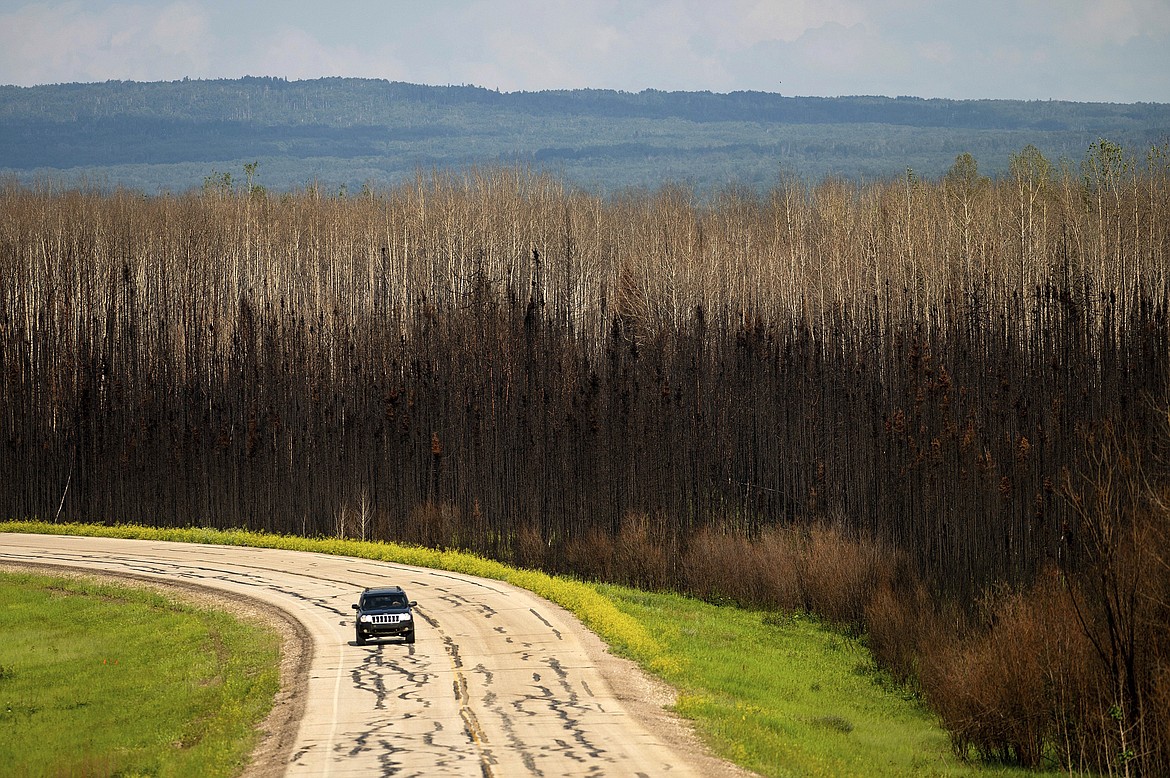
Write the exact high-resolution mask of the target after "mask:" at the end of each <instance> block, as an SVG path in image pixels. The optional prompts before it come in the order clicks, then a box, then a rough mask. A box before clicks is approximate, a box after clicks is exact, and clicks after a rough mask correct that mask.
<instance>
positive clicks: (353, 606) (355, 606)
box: [349, 602, 358, 611]
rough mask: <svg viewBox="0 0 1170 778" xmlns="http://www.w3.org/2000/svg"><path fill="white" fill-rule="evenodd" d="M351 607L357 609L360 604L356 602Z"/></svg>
mask: <svg viewBox="0 0 1170 778" xmlns="http://www.w3.org/2000/svg"><path fill="white" fill-rule="evenodd" d="M349 607H351V608H353V609H354V610H355V611H356V610H357V609H358V604H357V603H356V602H355V603H354V604H353V605H351V606H349Z"/></svg>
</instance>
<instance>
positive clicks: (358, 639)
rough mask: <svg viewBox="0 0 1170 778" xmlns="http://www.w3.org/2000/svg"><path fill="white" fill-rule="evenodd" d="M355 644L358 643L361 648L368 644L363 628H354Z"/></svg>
mask: <svg viewBox="0 0 1170 778" xmlns="http://www.w3.org/2000/svg"><path fill="white" fill-rule="evenodd" d="M353 642H354V643H357V644H358V645H359V646H364V645H365V644H366V634H365V633H364V632H362V628H361V627H355V628H354V640H353Z"/></svg>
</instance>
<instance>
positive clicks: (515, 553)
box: [512, 524, 548, 570]
mask: <svg viewBox="0 0 1170 778" xmlns="http://www.w3.org/2000/svg"><path fill="white" fill-rule="evenodd" d="M547 562H548V544H547V543H545V542H544V536H543V535H541V533H540V527H537V526H535V525H533V524H521V525H520V526H519V527H518V528H517V529H516V536H515V539H514V541H513V544H512V563H513V564H514V565H516V566H517V567H526V568H528V569H530V570H540V569H543V568H544V566H545V564H546V563H547Z"/></svg>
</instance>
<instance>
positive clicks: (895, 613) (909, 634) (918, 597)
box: [865, 581, 945, 683]
mask: <svg viewBox="0 0 1170 778" xmlns="http://www.w3.org/2000/svg"><path fill="white" fill-rule="evenodd" d="M944 622H945V620H944V619H940V618H939V617H938V616H937V615H936V614H935V606H934V603H932V602H931V598H930V595H929V594H928V593H927V592H926V589H925V587H923V586H922V585H921V584H920V583H918V582H914V583H912V584H906V585H903V586H895V584H894V583H893V582H892V581H885V582H883V583H882V584H881V585H880V586H879V587H878V589H877V591H876V592H874V595H873V597H872V598H871V599H870V601H869V604H868V605H866V607H865V625H866V632H867V633H868V635H869V648H870V651H871V652H872V653H873V656H874V660H875V661H876V662H877V663H878V664H879V665H880V666H882V667H884V668H885V669H886V670H888V671H889V672H890V674H891V675H893V676H894V678H895V679H896V680H897V681H899V682H900V683H916V682H917V680H918V666H919V657H920V656H921V654H922V651H923V648H924V646H927V645H929V643H930V642H932V641H933V640H934V639H935V638H936V637H937V636H938V635H939V634H940V633H941V631H942V626H941V625H942V623H944Z"/></svg>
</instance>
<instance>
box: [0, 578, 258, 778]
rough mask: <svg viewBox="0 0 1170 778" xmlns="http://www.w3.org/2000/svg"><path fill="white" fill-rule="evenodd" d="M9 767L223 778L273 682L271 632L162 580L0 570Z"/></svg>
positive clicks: (1, 691)
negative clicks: (148, 583)
mask: <svg viewBox="0 0 1170 778" xmlns="http://www.w3.org/2000/svg"><path fill="white" fill-rule="evenodd" d="M0 634H2V635H3V636H4V640H2V641H0V731H3V732H4V736H3V737H0V764H2V765H5V767H4V768H3V771H4V772H6V773H7V774H11V775H30V776H34V775H173V776H229V775H235V774H237V773H239V772H240V770H241V769H242V767H243V765H244V764H245V763H246V761H247V758H248V756H249V754H250V753H251V750H252V748H253V746H254V744H255V739H256V736H257V733H256V727H257V725H258V724H259V723H260V721H261V720H263V718H264V716H265V715H266V714H267V713H268V711H269V709H270V708H271V706H272V702H273V697H274V695H275V694H276V691H277V690H278V688H279V685H280V673H279V658H280V636H279V635H278V634H276V633H275V632H274V631H272V630H270V629H267V628H263V627H260V626H258V625H256V624H252V623H248V622H242V621H240V620H238V619H236V618H234V617H232V616H229V615H227V614H225V613H220V612H217V611H213V610H208V609H204V608H199V607H196V606H193V605H190V604H187V603H185V602H182V601H175V600H173V599H171V598H168V597H166V596H164V595H162V594H159V593H157V592H154V591H151V590H148V589H141V588H135V587H132V586H123V585H111V584H108V583H104V582H101V581H98V580H94V579H88V578H73V577H59V576H45V575H33V574H25V573H14V572H5V571H0Z"/></svg>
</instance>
